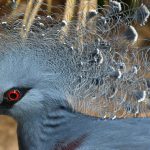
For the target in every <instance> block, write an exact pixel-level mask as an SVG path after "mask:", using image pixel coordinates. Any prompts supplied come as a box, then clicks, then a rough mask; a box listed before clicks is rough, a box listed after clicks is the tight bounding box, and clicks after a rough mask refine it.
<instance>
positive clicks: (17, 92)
mask: <svg viewBox="0 0 150 150" xmlns="http://www.w3.org/2000/svg"><path fill="white" fill-rule="evenodd" d="M30 89H31V88H26V87H25V88H17V87H14V88H11V89H10V90H8V91H6V92H5V93H4V95H3V101H2V103H1V104H0V106H4V107H8V108H10V107H12V106H13V105H14V104H15V103H17V102H18V101H20V100H21V99H22V98H23V97H24V96H25V94H26V93H27V92H28V91H29V90H30Z"/></svg>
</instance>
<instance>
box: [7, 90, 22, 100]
mask: <svg viewBox="0 0 150 150" xmlns="http://www.w3.org/2000/svg"><path fill="white" fill-rule="evenodd" d="M20 98H21V94H20V92H19V90H10V91H8V93H7V99H8V101H14V102H15V101H18V100H20Z"/></svg>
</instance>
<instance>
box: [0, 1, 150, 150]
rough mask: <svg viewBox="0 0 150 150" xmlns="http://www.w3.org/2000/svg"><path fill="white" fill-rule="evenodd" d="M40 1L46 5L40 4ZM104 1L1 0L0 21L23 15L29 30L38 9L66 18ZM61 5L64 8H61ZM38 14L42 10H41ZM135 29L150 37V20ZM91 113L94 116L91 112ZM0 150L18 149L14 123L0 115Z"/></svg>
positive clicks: (138, 3) (133, 5)
mask: <svg viewBox="0 0 150 150" xmlns="http://www.w3.org/2000/svg"><path fill="white" fill-rule="evenodd" d="M122 1H123V2H125V3H127V4H128V5H129V7H131V8H133V7H136V6H139V5H140V4H141V3H142V2H143V3H144V4H147V5H150V1H149V0H141V1H140V0H122ZM43 3H44V4H46V5H43ZM104 4H108V0H38V1H36V0H0V20H3V21H10V22H11V21H13V20H16V19H17V18H18V17H20V16H21V15H22V14H25V17H24V23H25V24H26V23H27V22H28V21H30V24H29V26H28V28H29V29H30V26H31V25H32V23H33V21H34V17H35V16H36V14H37V12H38V11H39V10H40V9H41V8H42V10H45V12H46V13H47V15H51V14H55V17H56V18H57V19H61V20H62V19H64V20H67V21H69V20H71V19H72V18H73V17H74V13H76V14H78V13H79V12H80V11H86V10H87V9H96V8H97V7H98V5H100V6H101V7H103V5H104ZM60 5H61V6H63V7H60ZM51 6H54V7H51ZM76 6H77V7H76ZM86 8H87V9H86ZM31 12H32V13H31ZM39 13H42V11H41V12H39ZM62 14H63V15H62ZM77 19H82V18H77ZM136 29H137V31H138V33H139V38H145V39H150V20H149V21H148V23H147V24H146V25H145V26H144V27H141V26H139V25H137V26H136ZM0 31H1V30H0ZM139 44H140V45H147V46H150V43H149V42H144V41H143V42H140V43H139ZM147 77H148V78H150V75H149V74H148V75H147ZM90 113H91V115H94V114H92V112H90ZM90 113H89V114H90ZM0 150H18V148H17V137H16V123H15V121H14V120H13V119H11V118H9V117H6V116H0Z"/></svg>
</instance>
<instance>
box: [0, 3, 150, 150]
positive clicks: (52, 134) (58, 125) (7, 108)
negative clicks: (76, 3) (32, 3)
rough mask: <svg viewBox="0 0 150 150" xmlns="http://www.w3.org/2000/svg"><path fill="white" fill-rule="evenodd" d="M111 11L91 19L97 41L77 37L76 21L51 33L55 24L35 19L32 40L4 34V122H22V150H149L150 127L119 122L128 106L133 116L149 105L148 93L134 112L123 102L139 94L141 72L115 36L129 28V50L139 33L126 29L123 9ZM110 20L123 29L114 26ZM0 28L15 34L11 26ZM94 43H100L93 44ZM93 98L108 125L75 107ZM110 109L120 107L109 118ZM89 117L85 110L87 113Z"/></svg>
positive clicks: (115, 6) (0, 41) (0, 110)
mask: <svg viewBox="0 0 150 150" xmlns="http://www.w3.org/2000/svg"><path fill="white" fill-rule="evenodd" d="M110 3H111V6H110V7H111V9H109V11H110V13H107V11H106V12H104V13H102V14H101V15H100V14H98V13H97V12H98V11H92V12H91V14H90V16H89V17H90V18H91V17H92V18H93V17H94V16H96V17H94V19H95V20H94V19H93V23H94V25H96V28H95V29H94V30H96V33H94V37H93V30H90V28H88V27H87V28H84V30H82V29H83V28H82V29H81V30H82V31H84V32H81V33H83V39H84V40H83V41H82V40H81V39H80V38H81V37H80V30H79V31H78V30H76V25H75V23H76V21H75V22H72V23H70V24H69V22H66V21H65V20H63V21H62V22H60V23H57V24H56V25H55V24H52V25H51V26H50V27H49V26H48V25H49V21H52V19H51V17H49V16H47V17H46V20H44V19H43V18H42V17H43V16H41V17H38V18H37V20H36V19H35V23H34V24H33V26H32V27H31V31H30V32H29V36H28V38H27V39H26V40H23V39H19V37H20V36H19V34H18V31H15V29H14V28H13V29H12V30H10V33H9V32H7V31H6V30H7V29H4V32H2V33H1V34H0V69H1V71H0V114H6V115H9V116H11V117H13V118H14V119H15V120H16V121H17V123H18V130H17V134H18V143H19V148H20V150H41V149H44V150H59V149H60V150H101V149H102V150H103V149H105V150H113V149H115V150H116V149H120V147H121V148H122V147H126V146H128V147H129V148H130V147H134V148H136V149H138V148H139V149H142V148H143V147H144V148H147V149H148V148H149V146H150V144H149V142H148V141H146V140H145V136H146V137H148V138H149V137H150V133H149V132H147V131H146V129H147V130H148V128H147V127H146V128H144V129H141V124H142V123H141V122H139V121H140V119H139V120H134V119H133V120H124V121H123V120H117V121H115V119H116V118H117V116H116V113H117V110H120V107H125V104H127V106H126V107H125V109H127V108H132V106H135V105H136V103H137V101H138V102H142V101H144V99H146V98H147V95H146V94H145V93H146V92H147V91H146V90H147V89H145V90H143V91H142V93H139V91H138V93H135V95H134V96H135V98H136V99H137V101H135V103H134V101H133V104H132V103H128V101H127V100H126V98H123V97H126V96H124V95H127V94H130V95H131V93H132V92H133V90H134V88H136V89H140V88H141V87H140V78H139V76H138V73H139V72H142V71H141V68H139V70H138V68H137V67H136V66H134V65H135V63H137V62H136V61H134V60H131V61H128V59H127V58H126V57H128V54H126V53H124V54H122V53H121V52H120V51H119V50H120V49H122V47H124V48H126V49H128V46H129V45H128V43H126V42H123V43H119V42H118V40H116V39H120V40H121V38H122V37H120V35H116V33H114V31H117V30H118V29H119V28H120V26H124V27H126V28H127V30H126V31H125V33H124V35H125V37H126V40H128V42H131V43H132V42H136V41H137V38H138V34H137V31H136V30H135V28H134V27H133V26H129V27H127V25H126V23H124V25H122V24H123V22H124V18H121V17H120V16H119V14H117V13H118V12H119V13H121V11H122V8H121V4H120V3H119V2H116V1H112V0H111V1H110ZM112 10H113V11H112ZM112 12H115V13H116V14H115V15H116V18H119V19H120V20H119V21H118V20H116V19H114V20H113V18H114V16H112V15H111V13H112ZM117 15H118V16H117ZM123 17H124V16H123ZM126 18H128V16H127V17H126ZM47 19H48V20H47ZM39 20H40V22H39ZM112 20H113V21H112ZM95 21H96V22H95ZM112 22H113V23H112ZM44 23H45V24H44ZM114 23H115V26H114ZM112 24H113V25H112ZM1 25H2V27H4V28H7V26H9V25H8V24H7V22H3V23H2V24H1ZM67 25H69V26H71V29H70V30H69V31H70V32H69V33H68V35H67V36H65V35H63V34H62V32H61V28H62V27H64V26H67ZM47 26H48V27H47ZM69 26H68V27H69ZM15 27H16V26H15ZM16 28H17V27H16ZM23 28H24V29H25V28H26V26H23ZM120 29H121V28H120ZM120 29H119V30H120ZM16 32H17V33H16ZM91 32H92V33H91ZM91 35H92V37H93V38H94V39H92V38H91V39H90V40H91V41H90V40H89V39H88V38H89V37H91ZM105 35H106V36H105ZM118 43H119V44H118ZM137 50H139V49H138V48H137ZM135 55H136V56H137V57H138V55H137V54H135ZM136 56H135V57H136ZM145 57H146V55H145ZM144 60H145V61H147V59H144ZM120 62H121V63H122V64H123V65H122V64H121V65H119V63H120ZM145 64H146V62H144V63H143V64H142V65H143V66H142V67H145V66H144V65H145ZM131 66H134V68H133V69H134V70H133V71H132V72H133V73H129V71H128V68H130V67H131ZM144 73H145V72H144ZM133 74H134V76H133ZM92 98H93V99H94V98H95V99H96V100H97V99H99V101H100V102H101V103H100V104H101V105H100V106H99V107H100V109H99V110H98V111H99V113H102V114H103V116H107V114H106V113H107V112H108V113H110V114H111V115H110V116H111V117H110V118H111V119H110V120H107V121H106V120H105V121H104V120H101V119H99V118H94V117H90V116H87V115H83V114H82V113H79V112H77V110H76V109H75V107H74V106H73V104H76V103H78V102H80V101H86V100H87V99H92ZM70 99H71V100H70ZM111 104H114V107H115V108H114V111H113V110H110V111H113V112H109V109H110V107H109V106H111ZM140 104H141V103H139V105H140ZM84 107H85V108H84ZM90 107H92V106H91V105H90V106H89V108H90ZM95 107H96V106H95ZM83 109H85V110H87V105H85V106H83ZM95 110H96V108H95ZM103 110H104V112H103ZM87 111H88V110H87ZM103 116H102V117H103ZM103 118H105V117H103ZM112 120H113V121H112ZM142 122H144V123H145V124H149V123H150V121H149V120H144V121H142ZM142 125H143V124H142ZM110 131H111V132H110ZM129 133H130V134H131V135H130V136H128V134H129ZM141 143H142V146H141ZM122 145H123V146H122ZM141 147H142V148H141Z"/></svg>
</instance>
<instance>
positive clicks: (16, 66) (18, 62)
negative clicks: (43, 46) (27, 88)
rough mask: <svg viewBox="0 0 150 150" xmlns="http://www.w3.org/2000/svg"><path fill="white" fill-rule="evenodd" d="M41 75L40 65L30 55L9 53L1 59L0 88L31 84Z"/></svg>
mask: <svg viewBox="0 0 150 150" xmlns="http://www.w3.org/2000/svg"><path fill="white" fill-rule="evenodd" d="M18 55H19V54H18ZM39 75H40V66H38V63H37V62H36V61H35V60H33V59H32V58H31V57H30V56H28V57H27V56H26V55H19V56H17V55H15V54H9V55H4V57H3V58H2V59H1V61H0V83H1V84H0V88H1V87H3V86H4V87H9V86H12V85H13V86H18V85H24V84H30V83H33V82H34V79H36V80H38V78H39Z"/></svg>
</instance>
